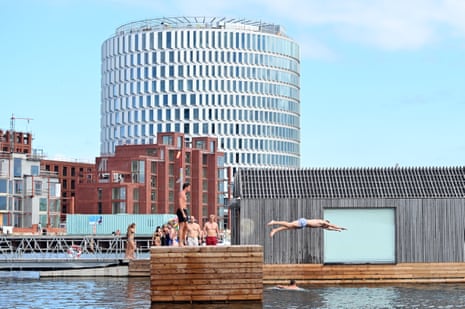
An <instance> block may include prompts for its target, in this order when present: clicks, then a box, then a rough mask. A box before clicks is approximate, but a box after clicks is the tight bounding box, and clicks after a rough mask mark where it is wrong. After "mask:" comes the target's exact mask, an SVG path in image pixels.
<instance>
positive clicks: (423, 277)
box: [129, 252, 465, 284]
mask: <svg viewBox="0 0 465 309" xmlns="http://www.w3.org/2000/svg"><path fill="white" fill-rule="evenodd" d="M179 253H181V252H179ZM176 256H177V252H171V253H169V254H165V257H164V258H167V259H173V258H175V257H176ZM215 258H216V259H217V260H218V257H217V256H216V257H215V255H213V256H212V257H210V258H209V259H215ZM197 259H198V256H197ZM220 262H221V263H223V262H225V261H224V260H221V259H220ZM172 263H173V264H176V260H173V261H172ZM235 263H241V264H242V262H240V259H239V261H236V262H235ZM165 264H166V263H162V265H165ZM185 266H187V265H185ZM243 266H245V265H240V267H241V268H242V267H243ZM171 267H175V268H176V270H175V271H174V272H175V273H177V272H180V271H181V269H182V267H181V266H174V265H171ZM150 268H151V260H148V259H146V260H134V261H131V262H130V264H129V276H144V277H150V271H151V269H150ZM255 271H256V270H255ZM161 275H162V274H161V272H160V271H159V270H157V271H156V272H155V273H154V274H153V276H152V277H151V280H152V281H156V280H160V279H161V278H162V277H161ZM262 275H263V281H262V283H263V284H285V283H288V282H289V280H290V279H295V280H297V281H298V283H299V284H396V283H465V263H401V264H392V265H391V264H386V265H385V264H382V265H321V264H264V265H263V272H262ZM189 280H192V282H194V281H193V280H194V279H189Z"/></svg>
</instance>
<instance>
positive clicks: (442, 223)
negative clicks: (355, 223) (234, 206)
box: [240, 199, 465, 264]
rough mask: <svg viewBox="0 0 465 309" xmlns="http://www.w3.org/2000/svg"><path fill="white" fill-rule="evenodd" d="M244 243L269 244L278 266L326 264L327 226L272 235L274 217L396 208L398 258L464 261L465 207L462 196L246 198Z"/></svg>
mask: <svg viewBox="0 0 465 309" xmlns="http://www.w3.org/2000/svg"><path fill="white" fill-rule="evenodd" d="M240 207H241V209H240V217H241V218H240V220H241V234H240V244H242V245H251V244H259V245H263V247H264V261H265V263H272V264H275V263H276V264H300V263H317V264H321V263H323V230H321V229H312V230H311V231H309V230H303V231H298V230H295V231H288V232H286V233H281V235H280V237H279V238H277V237H274V238H270V237H269V232H270V229H269V228H267V226H266V223H267V222H269V221H270V220H276V219H277V218H279V219H280V220H289V221H291V220H295V219H297V218H300V217H306V218H322V217H323V212H324V209H331V208H385V207H388V208H395V212H396V223H395V224H396V261H397V262H398V263H413V262H424V263H427V262H464V261H465V258H464V249H465V248H464V231H465V205H464V201H463V200H460V199H455V200H447V199H431V200H430V199H425V200H420V199H410V200H405V199H390V200H376V199H363V200H349V199H345V200H337V199H334V200H329V199H319V200H315V199H312V200H303V199H300V200H288V199H269V200H267V199H262V200H241V205H240Z"/></svg>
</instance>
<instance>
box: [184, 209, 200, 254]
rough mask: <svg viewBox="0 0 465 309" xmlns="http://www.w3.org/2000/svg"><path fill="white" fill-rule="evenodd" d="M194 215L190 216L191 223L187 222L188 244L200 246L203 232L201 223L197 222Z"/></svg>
mask: <svg viewBox="0 0 465 309" xmlns="http://www.w3.org/2000/svg"><path fill="white" fill-rule="evenodd" d="M196 221H197V220H195V218H194V216H190V217H189V223H188V224H187V245H188V246H194V247H196V246H198V245H199V238H200V236H201V234H202V230H201V229H200V225H199V224H198V223H197V222H196Z"/></svg>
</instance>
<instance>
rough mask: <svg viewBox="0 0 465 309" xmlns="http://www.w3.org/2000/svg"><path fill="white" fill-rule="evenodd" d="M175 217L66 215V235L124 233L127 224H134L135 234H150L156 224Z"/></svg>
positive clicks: (161, 215) (163, 215) (162, 215)
mask: <svg viewBox="0 0 465 309" xmlns="http://www.w3.org/2000/svg"><path fill="white" fill-rule="evenodd" d="M174 218H176V215H170V214H156V215H129V214H117V215H82V214H79V215H66V233H67V234H68V235H111V234H112V233H114V232H116V230H120V232H121V235H126V231H127V228H128V225H129V224H131V223H133V222H134V223H135V224H136V235H152V234H153V232H154V231H155V229H156V227H157V226H162V225H163V224H165V223H167V222H168V221H170V220H172V219H174Z"/></svg>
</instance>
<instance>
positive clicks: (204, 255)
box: [150, 246, 263, 303]
mask: <svg viewBox="0 0 465 309" xmlns="http://www.w3.org/2000/svg"><path fill="white" fill-rule="evenodd" d="M150 273H151V276H150V282H151V283H150V286H151V300H152V303H155V302H157V303H162V302H190V303H192V302H231V301H255V302H256V301H260V302H261V301H262V298H263V247H262V246H207V247H183V248H181V247H152V248H151V249H150Z"/></svg>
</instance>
